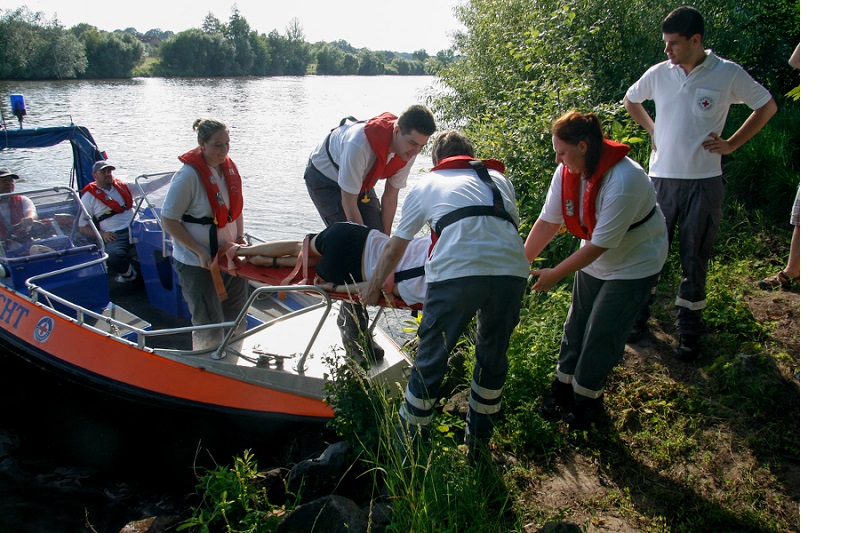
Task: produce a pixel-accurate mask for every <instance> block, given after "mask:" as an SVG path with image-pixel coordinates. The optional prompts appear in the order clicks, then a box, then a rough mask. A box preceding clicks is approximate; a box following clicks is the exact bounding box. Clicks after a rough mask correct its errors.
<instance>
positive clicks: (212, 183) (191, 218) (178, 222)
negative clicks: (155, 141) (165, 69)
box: [161, 119, 249, 350]
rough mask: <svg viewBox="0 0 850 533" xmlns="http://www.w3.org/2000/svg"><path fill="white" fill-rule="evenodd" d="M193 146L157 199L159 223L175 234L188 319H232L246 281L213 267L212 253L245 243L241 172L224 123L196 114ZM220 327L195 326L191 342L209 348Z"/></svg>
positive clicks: (196, 322)
mask: <svg viewBox="0 0 850 533" xmlns="http://www.w3.org/2000/svg"><path fill="white" fill-rule="evenodd" d="M193 129H194V130H196V131H197V132H198V146H197V147H196V148H194V149H192V150H190V151H188V152H186V153H185V154H183V155H181V156H180V157H179V158H178V159H179V160H180V161H181V162H182V163H183V167H182V168H181V169H180V170H178V171H177V172H176V173H175V174H174V177H173V178H172V180H171V186H170V188H169V189H168V193H167V195H166V197H165V201H164V202H163V205H162V214H161V215H162V226H163V229H165V231H166V232H168V233H169V234H170V235H171V236H172V237H173V239H174V267H175V270H177V275H178V277H179V279H180V285H181V287H182V290H183V297H184V298H185V300H186V302H187V303H188V304H189V311H190V312H191V313H192V324H194V325H203V324H214V323H217V322H223V321H231V320H234V319H236V317H237V315H238V314H239V311H240V310H241V309H242V306H243V305H244V304H245V301H246V300H247V298H248V292H249V291H248V282H247V281H246V280H244V279H240V278H237V277H235V276H230V275H229V274H227V273H224V272H221V273H220V276H221V278H220V279H221V281H222V282H223V287H222V286H221V284H218V285H217V281H218V279H219V278H218V275H219V273H218V270H217V269H215V273H214V272H212V271H211V270H210V269H211V267H213V266H215V261H216V259H215V257H216V254H217V252H218V250H219V248H222V247H224V245H225V244H228V243H238V244H245V242H246V241H245V238H244V228H243V221H242V178H241V177H240V176H239V171H238V170H237V168H236V165H235V164H234V163H233V161H232V160H231V159H230V157H228V152H229V151H230V132H229V130H228V128H227V126H226V125H225V124H223V123H222V122H219V121H217V120H212V119H198V120H196V121H195V123H194V125H193ZM223 335H224V331H222V330H204V331H196V332H194V333H193V335H192V344H193V348H194V349H196V350H199V349H210V348H214V347H216V346H217V345H218V344H219V343H220V342H221V340H222V339H223Z"/></svg>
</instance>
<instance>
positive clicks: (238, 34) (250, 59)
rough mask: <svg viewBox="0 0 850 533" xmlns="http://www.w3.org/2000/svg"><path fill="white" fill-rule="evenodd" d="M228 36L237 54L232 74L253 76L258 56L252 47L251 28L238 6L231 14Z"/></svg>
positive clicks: (234, 7)
mask: <svg viewBox="0 0 850 533" xmlns="http://www.w3.org/2000/svg"><path fill="white" fill-rule="evenodd" d="M226 35H227V37H228V39H229V40H230V42H231V44H232V45H233V49H234V51H235V54H236V57H235V61H234V63H233V71H232V74H234V75H236V76H244V75H247V74H252V73H253V69H254V61H255V59H256V58H257V54H256V52H255V50H254V49H253V48H252V46H251V41H252V39H251V26H250V25H249V24H248V21H247V20H246V19H245V17H243V16H242V14H241V13H240V12H239V9H238V8H237V7H236V5H234V6H233V10H232V12H231V15H230V22H229V23H228V24H227V31H226Z"/></svg>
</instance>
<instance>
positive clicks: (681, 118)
mask: <svg viewBox="0 0 850 533" xmlns="http://www.w3.org/2000/svg"><path fill="white" fill-rule="evenodd" d="M706 53H707V57H706V58H705V61H703V62H702V63H701V64H700V65H697V66H696V68H694V69H693V70H692V71H691V73H690V74H689V75H687V76H686V75H685V71H684V70H683V69H682V68H681V67H679V66H676V65H674V64H672V63H671V62H670V61H664V62H663V63H658V64H657V65H655V66H653V67H651V68H650V69H649V70H647V71H646V72H645V73H644V75H643V76H641V78H640V79H639V80H638V81H637V82H635V84H634V85H632V86H631V87H629V90H628V91H627V92H626V98H628V100H629V101H630V102H633V103H636V104H637V103H641V102H643V101H644V100H654V101H655V135H654V139H653V140H654V141H655V146H656V150H653V152H652V155H651V157H650V160H649V175H650V176H652V177H654V178H679V179H701V178H712V177H715V176H720V175H721V174H722V170H721V168H720V160H721V155H720V154H717V153H711V152H709V151H708V150H706V149H705V148H703V147H702V143H703V142H704V141H706V140H709V139H710V137H709V134H710V133H716V134H718V135H722V134H723V126H724V125H725V123H726V117H727V115H728V114H729V107H730V106H731V105H732V104H740V103H744V104H747V105H748V106H749V107H750V108H751V109H758V108H760V107H762V106H763V105H765V104H766V103H768V102H769V101H770V98H771V96H770V93H769V92H768V91H767V89H765V88H764V87H762V86H761V85H759V83H758V82H756V81H755V80H753V78H751V77H750V75H749V74H747V72H746V71H745V70H744V69H743V68H741V66H740V65H738V64H736V63H733V62H732V61H728V60H726V59H723V58H720V57H718V56H716V55H714V54H713V53H712V52H711V50H706Z"/></svg>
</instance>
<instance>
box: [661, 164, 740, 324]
mask: <svg viewBox="0 0 850 533" xmlns="http://www.w3.org/2000/svg"><path fill="white" fill-rule="evenodd" d="M652 184H653V186H654V187H655V194H656V196H657V198H658V205H659V206H660V207H661V212H662V213H664V218H665V220H666V221H667V235H668V238H669V239H670V242H671V243H672V242H673V235H674V233H673V232H674V230H675V228H676V226H678V227H679V257H680V260H681V263H682V282H681V284H680V285H679V294H678V296H677V298H676V307H677V310H678V318H677V322H678V330H679V334H680V335H681V334H694V335H698V334H700V333H701V332H702V321H701V317H702V310H703V309H705V306H706V301H705V298H706V290H705V283H706V275H707V272H708V260H709V258H710V257H711V249H712V247H713V246H714V241H715V240H716V239H717V231H718V229H720V219H721V217H722V214H723V213H722V207H723V196H724V182H723V177H722V176H716V177H714V178H705V179H693V180H692V179H672V178H652Z"/></svg>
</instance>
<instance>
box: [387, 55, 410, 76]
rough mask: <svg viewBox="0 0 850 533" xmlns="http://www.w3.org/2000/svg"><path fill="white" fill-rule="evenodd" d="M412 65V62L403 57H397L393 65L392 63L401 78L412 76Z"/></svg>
mask: <svg viewBox="0 0 850 533" xmlns="http://www.w3.org/2000/svg"><path fill="white" fill-rule="evenodd" d="M410 64H411V62H410V61H408V60H406V59H404V58H401V57H396V58H395V59H393V60H392V63H390V65H392V68H393V69H394V70H395V72H396V74H399V75H400V76H407V75H408V74H410Z"/></svg>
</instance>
